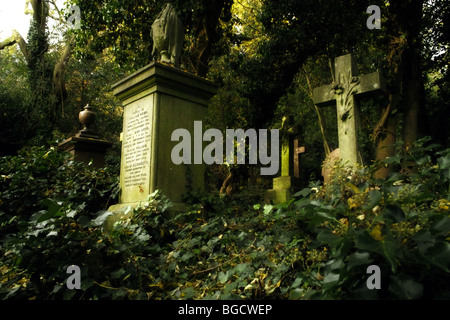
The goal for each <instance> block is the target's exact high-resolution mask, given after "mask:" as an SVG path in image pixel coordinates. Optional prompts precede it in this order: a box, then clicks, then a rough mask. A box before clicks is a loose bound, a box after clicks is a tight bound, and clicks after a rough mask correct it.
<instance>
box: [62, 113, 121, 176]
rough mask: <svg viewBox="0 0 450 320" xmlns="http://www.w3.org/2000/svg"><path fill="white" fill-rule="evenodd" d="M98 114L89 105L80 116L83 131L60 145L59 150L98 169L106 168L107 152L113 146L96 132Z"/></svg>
mask: <svg viewBox="0 0 450 320" xmlns="http://www.w3.org/2000/svg"><path fill="white" fill-rule="evenodd" d="M95 118H96V114H95V112H94V111H93V109H92V107H90V106H89V105H87V106H86V107H84V110H82V111H81V112H80V114H79V116H78V119H79V120H80V122H81V124H82V125H83V129H81V130H80V131H79V132H78V133H77V134H75V135H74V136H73V137H71V138H69V139H66V140H64V141H63V142H61V143H60V144H59V148H60V149H62V150H65V151H68V152H70V153H71V154H72V155H73V160H75V161H80V162H84V163H86V164H88V163H92V165H93V166H94V167H96V168H102V167H104V166H105V154H106V151H107V150H108V149H109V148H110V147H111V146H112V143H111V142H109V141H106V140H103V139H100V137H99V136H98V134H97V131H96V130H95Z"/></svg>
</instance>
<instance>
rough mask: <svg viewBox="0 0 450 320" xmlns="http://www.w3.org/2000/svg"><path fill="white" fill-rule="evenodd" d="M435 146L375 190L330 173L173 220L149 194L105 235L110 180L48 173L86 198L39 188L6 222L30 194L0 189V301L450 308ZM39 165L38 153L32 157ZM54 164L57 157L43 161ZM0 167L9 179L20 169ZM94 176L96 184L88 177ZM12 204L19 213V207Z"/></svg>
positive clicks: (446, 157)
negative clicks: (263, 199) (356, 302)
mask: <svg viewBox="0 0 450 320" xmlns="http://www.w3.org/2000/svg"><path fill="white" fill-rule="evenodd" d="M435 148H436V146H433V145H429V144H428V143H427V140H421V141H419V142H418V144H417V145H416V146H415V148H413V149H411V150H410V153H409V154H399V155H397V156H396V157H393V158H390V159H387V162H388V163H389V164H390V165H393V166H395V167H396V168H395V169H396V172H397V173H395V174H393V175H392V176H391V177H390V178H389V179H387V180H385V181H378V180H374V179H373V178H372V176H373V171H374V170H375V169H376V166H375V165H374V166H373V167H370V168H361V169H359V170H357V171H355V172H350V171H348V170H346V169H339V168H338V170H337V173H336V175H335V179H334V181H333V182H332V183H331V184H330V185H328V186H327V187H323V186H321V185H320V184H311V185H310V186H309V187H308V188H305V189H304V190H302V191H300V192H298V193H297V194H296V195H295V197H294V199H292V200H291V201H290V202H288V203H284V204H281V205H275V206H274V205H268V204H263V203H261V204H254V202H255V200H254V199H255V198H254V197H252V196H250V195H248V194H246V192H247V191H246V190H241V191H240V192H238V193H236V194H235V195H234V196H232V197H228V196H226V197H221V196H219V195H216V194H212V195H208V196H205V197H203V198H202V199H200V201H196V202H195V203H193V204H191V205H190V206H189V208H188V209H187V210H186V211H185V212H182V213H178V214H175V213H174V212H171V211H168V209H169V208H170V203H169V201H168V200H167V199H165V198H164V196H163V195H161V194H160V193H159V192H156V193H155V194H153V195H151V196H150V197H149V199H148V203H147V204H146V205H145V207H143V208H140V209H134V210H131V209H130V210H129V211H128V214H126V215H125V216H124V217H123V218H122V219H120V220H119V221H118V222H116V223H115V225H114V227H113V229H112V230H110V231H109V232H105V230H103V229H102V223H103V221H104V220H105V219H106V218H107V217H108V215H109V214H110V213H108V212H106V211H102V210H104V208H100V209H98V207H95V205H94V204H95V203H96V200H95V199H97V200H98V201H99V200H101V201H103V202H101V203H102V205H104V204H105V202H106V201H107V200H106V199H107V198H108V197H110V195H111V192H112V191H111V190H114V186H117V184H114V183H112V184H111V182H112V180H111V179H110V176H108V175H107V174H106V172H107V170H106V171H105V170H87V169H86V171H82V173H79V174H80V177H78V178H76V179H74V177H75V176H74V174H73V173H74V171H72V170H71V169H68V167H71V166H72V165H75V164H70V165H69V166H68V165H67V162H62V163H60V165H59V166H55V167H54V168H53V169H52V170H53V171H54V172H55V174H59V180H58V181H59V182H56V180H51V178H50V177H49V178H48V179H49V181H52V183H53V185H54V186H61V185H64V184H62V182H61V181H66V182H65V183H67V185H68V186H76V185H78V184H76V183H74V182H70V181H71V180H73V179H74V180H76V181H78V183H80V184H86V185H88V186H90V187H87V189H83V188H82V187H79V188H77V189H76V190H77V191H76V192H74V193H71V196H69V193H70V192H69V190H70V189H64V190H65V191H61V192H58V193H56V194H58V195H65V197H61V198H59V197H56V194H55V193H53V194H52V195H53V196H52V197H46V196H45V191H46V190H47V189H48V190H56V187H50V185H51V184H49V186H48V187H47V189H45V190H44V191H43V193H42V190H40V191H39V188H36V189H33V188H30V189H29V190H30V191H31V190H35V193H36V194H35V195H34V197H35V198H33V199H35V200H33V201H34V202H33V204H34V205H35V206H32V205H31V204H29V206H28V207H27V209H26V210H25V209H23V210H24V211H23V213H22V214H21V215H20V216H18V218H14V216H11V215H12V213H11V208H12V207H10V205H9V202H8V201H9V200H6V198H5V195H8V197H9V198H8V199H15V198H14V196H13V195H16V197H19V196H18V194H19V193H21V192H22V193H21V194H22V196H24V197H31V196H32V193H30V194H28V193H27V192H25V191H20V190H22V189H21V188H22V187H21V184H20V183H19V181H17V183H16V184H10V185H6V184H4V185H2V189H1V190H2V191H1V192H2V195H1V197H2V199H3V204H2V206H1V207H0V210H3V212H2V214H3V215H2V216H1V219H2V220H1V221H2V222H1V223H2V237H3V238H2V254H3V258H2V262H3V263H2V267H1V273H2V280H1V286H0V294H1V296H2V297H3V298H28V299H30V298H36V299H43V298H52V299H53V298H55V299H60V298H65V299H417V298H428V299H448V298H450V297H449V292H450V290H449V289H450V288H449V283H450V282H449V280H450V243H449V240H450V218H449V214H450V193H449V184H450V150H444V151H441V152H436V150H435ZM40 152H41V153H40ZM45 154H46V153H44V154H43V153H42V150H40V151H38V152H37V155H40V157H41V158H42V157H43V155H45ZM37 155H34V156H33V155H31V154H30V155H29V156H30V157H31V158H34V157H36V156H37ZM51 156H56V155H54V154H53V152H52V151H51V152H50V153H49V154H48V156H47V158H48V157H51ZM31 158H30V159H31ZM2 161H3V162H2V168H5V166H10V167H15V165H14V163H16V162H17V163H20V162H21V161H22V159H21V158H20V159H19V158H15V159H12V158H9V159H7V161H6V160H4V159H3V160H2ZM5 161H6V162H5ZM34 161H35V162H37V163H38V162H39V161H43V160H42V159H41V160H38V159H35V160H34ZM63 163H64V164H63ZM16 165H17V164H16ZM63 166H65V168H66V169H62V167H63ZM15 168H16V167H15ZM26 168H28V167H27V166H23V169H20V168H18V167H17V169H18V170H19V171H20V170H23V171H26V170H30V169H26ZM36 168H39V166H37V167H36ZM2 170H4V169H2ZM36 170H37V171H39V170H38V169H36ZM58 170H61V172H60V173H57V172H58ZM31 171H32V172H34V169H33V170H31ZM102 171H105V172H104V173H105V175H103V176H98V175H100V174H103V173H102ZM27 172H28V171H27ZM64 172H66V174H67V175H65V174H64ZM94 172H95V173H94ZM22 174H23V175H24V176H26V175H25V174H24V173H22ZM8 175H11V174H10V173H8ZM94 176H95V177H98V181H97V183H96V184H94V183H93V182H92V181H93V180H92V177H94ZM82 177H85V178H86V179H85V180H84V178H82ZM88 177H90V178H88ZM100 177H101V178H100ZM3 179H5V178H3ZM7 179H11V180H12V179H14V177H13V176H11V177H9V178H7ZM82 182H83V183H82ZM95 185H96V186H97V187H98V186H103V192H102V191H101V190H102V189H98V190H97V189H96V187H94V186H95ZM91 189H92V190H91ZM88 190H91V191H90V193H89V194H88V193H87V191H88ZM95 190H97V191H95ZM39 192H41V193H39ZM90 197H93V198H90ZM40 198H41V199H45V200H39V199H40ZM88 199H92V203H91V202H88ZM249 199H251V200H249ZM11 203H12V204H14V203H16V204H15V205H14V207H17V208H19V207H20V206H19V201H17V202H11ZM98 210H100V211H98ZM25 212H27V213H32V214H28V215H26V214H25ZM11 224H13V225H14V228H12V227H11ZM4 228H7V229H6V230H8V232H6V233H5V232H3V230H5V229H4ZM8 228H9V229H8ZM11 230H13V231H14V232H13V231H11ZM71 264H75V265H78V266H80V268H81V271H82V288H81V290H68V289H67V287H66V286H65V280H66V279H67V277H68V274H66V269H67V266H69V265H71ZM370 265H377V266H379V267H380V270H381V276H382V279H381V289H380V290H369V289H368V288H367V284H366V282H367V279H368V278H369V276H370V274H368V273H367V267H368V266H370Z"/></svg>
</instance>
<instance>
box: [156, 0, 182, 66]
mask: <svg viewBox="0 0 450 320" xmlns="http://www.w3.org/2000/svg"><path fill="white" fill-rule="evenodd" d="M150 36H151V37H152V38H153V51H152V55H153V56H155V54H157V57H156V59H157V60H160V61H161V62H163V63H170V64H172V65H174V66H178V65H179V60H180V54H181V50H182V48H183V41H184V26H183V23H182V22H181V20H180V18H179V17H178V15H177V13H176V12H175V9H174V7H173V6H172V4H170V3H167V4H166V6H165V7H164V9H163V10H162V11H161V13H160V14H159V15H158V16H157V17H156V20H155V22H153V24H152V29H151V31H150Z"/></svg>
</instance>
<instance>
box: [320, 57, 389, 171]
mask: <svg viewBox="0 0 450 320" xmlns="http://www.w3.org/2000/svg"><path fill="white" fill-rule="evenodd" d="M384 86H385V85H384V81H383V77H382V76H381V73H379V72H378V71H377V72H373V73H370V74H367V75H362V76H358V67H357V65H356V61H355V59H354V58H353V56H352V55H351V54H347V55H344V56H341V57H337V58H336V59H335V82H333V83H332V84H329V85H325V86H322V87H318V88H315V89H314V90H313V100H314V103H315V104H316V105H317V106H319V107H325V106H329V105H334V103H335V102H334V101H335V100H336V105H337V121H338V135H339V149H340V160H341V161H342V163H343V164H344V165H348V166H350V167H355V165H356V164H357V163H361V159H360V155H359V152H358V141H357V131H358V129H359V125H360V124H359V121H360V120H359V109H358V106H357V103H356V101H355V98H356V97H360V96H362V95H363V94H368V93H376V92H380V91H384Z"/></svg>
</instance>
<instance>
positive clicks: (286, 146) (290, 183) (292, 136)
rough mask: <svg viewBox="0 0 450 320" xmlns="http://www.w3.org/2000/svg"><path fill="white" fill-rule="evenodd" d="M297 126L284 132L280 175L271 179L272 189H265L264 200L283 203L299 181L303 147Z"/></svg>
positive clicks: (290, 195) (289, 197)
mask: <svg viewBox="0 0 450 320" xmlns="http://www.w3.org/2000/svg"><path fill="white" fill-rule="evenodd" d="M300 131H301V129H300V128H299V127H290V128H288V129H287V130H285V132H286V133H287V135H288V137H287V139H286V141H285V142H284V143H283V145H282V150H281V176H280V177H277V178H274V179H273V189H270V190H267V191H266V194H265V201H266V202H272V203H283V202H286V201H289V200H290V199H291V198H292V196H293V194H294V191H295V190H296V189H298V187H299V181H300V154H302V153H304V152H305V147H304V146H300V144H299V139H300Z"/></svg>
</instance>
